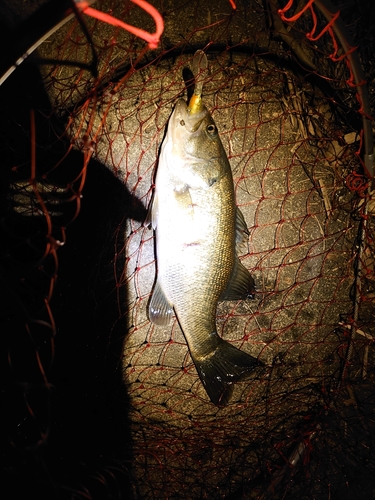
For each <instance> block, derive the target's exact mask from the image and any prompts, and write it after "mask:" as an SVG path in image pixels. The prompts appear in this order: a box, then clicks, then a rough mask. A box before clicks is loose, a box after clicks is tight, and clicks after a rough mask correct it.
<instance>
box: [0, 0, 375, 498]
mask: <svg viewBox="0 0 375 500" xmlns="http://www.w3.org/2000/svg"><path fill="white" fill-rule="evenodd" d="M40 3H41V2H36V3H35V11H36V12H37V11H38V9H39V4H40ZM232 3H233V2H228V1H224V0H221V1H218V2H215V3H208V2H204V1H200V0H191V1H187V2H186V1H173V2H172V1H169V2H168V1H167V2H158V1H154V2H152V4H153V5H154V6H155V7H156V9H158V10H159V12H160V13H161V15H162V17H163V19H164V33H163V35H162V37H161V40H160V45H159V46H158V48H157V49H153V50H151V49H150V48H149V46H148V44H147V42H145V41H143V40H141V39H138V38H137V37H136V35H134V34H129V33H127V32H125V31H124V30H122V29H121V28H120V27H118V26H111V25H108V24H105V23H103V22H101V21H99V20H97V19H93V18H90V17H89V16H84V15H79V14H77V16H78V17H74V16H73V19H72V20H71V21H69V22H68V23H67V24H65V25H64V26H63V27H62V28H61V29H59V30H58V31H56V32H55V33H54V35H53V37H52V38H50V39H48V40H47V41H46V42H45V43H44V44H42V45H41V46H40V47H39V49H38V52H37V53H34V55H33V56H31V57H30V58H29V59H27V60H26V61H25V62H24V63H22V64H21V66H19V67H18V68H17V69H16V70H15V71H14V72H13V74H12V75H11V76H10V77H9V78H8V79H7V80H6V81H5V82H4V84H3V85H2V86H1V87H0V96H1V103H2V107H1V109H2V116H3V120H2V122H1V126H0V127H1V147H2V150H1V151H2V167H1V210H2V219H1V232H2V237H1V240H0V241H1V305H2V309H1V332H2V344H1V346H2V349H1V353H2V363H1V367H2V370H3V375H4V376H3V377H2V380H3V384H4V386H3V390H2V392H1V397H2V398H3V400H2V405H1V407H2V408H5V411H4V410H3V412H4V413H5V416H6V426H5V427H4V432H3V438H4V440H5V442H4V448H3V449H4V454H3V460H5V461H4V467H3V471H4V472H5V477H4V482H3V484H4V485H9V487H10V488H11V490H10V491H11V494H10V496H9V498H24V495H25V494H26V493H28V494H29V492H30V491H36V492H38V494H39V498H75V499H76V498H131V497H134V498H140V499H141V498H142V499H143V498H153V499H154V498H158V499H164V498H168V499H172V498H187V499H198V498H215V499H216V498H217V499H219V498H228V499H230V498H233V499H234V498H236V499H237V498H246V499H250V498H251V499H252V498H254V499H256V498H262V499H266V498H267V499H271V498H274V499H279V498H291V499H294V498H298V499H303V498H306V499H309V498H319V499H320V498H327V499H328V498H333V497H335V496H336V497H338V496H340V498H371V496H372V495H373V491H374V481H373V477H374V469H375V456H374V455H375V447H374V442H373V439H374V438H373V436H374V403H375V401H374V397H375V395H374V387H373V383H374V370H373V366H374V347H373V339H374V335H375V331H374V322H373V313H374V258H373V240H374V216H375V215H374V213H375V208H374V198H373V186H372V185H371V179H370V177H369V176H370V174H371V160H372V159H373V154H372V150H371V148H372V147H373V146H372V136H371V134H372V133H373V130H372V123H371V120H370V116H371V113H373V112H374V95H375V94H374V81H375V68H374V63H373V57H372V54H373V50H374V44H375V41H374V33H373V29H372V27H373V24H374V21H375V17H374V16H375V13H374V8H373V6H371V5H369V3H368V2H364V1H363V2H360V1H356V0H351V1H349V2H346V3H345V5H344V6H342V8H341V11H340V15H339V16H336V12H338V10H339V6H338V5H336V3H334V4H333V5H331V3H330V2H327V1H324V2H323V1H321V0H319V1H318V0H316V1H314V2H313V1H307V0H306V1H304V2H296V1H294V2H293V1H291V2H286V1H281V0H280V1H277V0H268V1H267V2H261V1H253V2H250V3H246V2H239V1H238V2H236V3H235V6H236V9H233V6H232V5H231V4H232ZM10 4H12V5H17V3H16V2H10ZM95 8H96V9H97V10H99V11H103V12H108V13H111V15H113V16H115V17H117V18H119V19H121V20H123V21H124V22H126V23H128V24H131V25H133V26H138V27H141V28H143V29H144V30H147V31H149V32H150V33H152V32H154V31H155V24H154V21H153V19H152V18H151V17H150V16H149V15H148V14H146V13H144V12H143V11H142V10H141V9H140V8H139V6H138V5H134V4H133V3H131V2H123V1H113V0H107V1H98V2H95ZM16 14H17V13H16ZM16 14H12V13H11V11H9V10H8V11H7V16H8V17H2V19H8V20H9V21H8V22H7V27H8V28H9V27H10V26H11V25H12V24H14V25H16V24H17V22H18V21H19V19H20V18H19V17H18V16H17V15H16ZM29 14H30V13H27V15H29ZM25 17H27V16H25ZM17 20H18V21H17ZM343 25H344V26H343ZM11 33H14V32H11ZM15 33H17V35H21V33H22V30H21V29H19V31H18V32H17V25H16V27H15ZM355 45H358V46H359V49H358V50H359V52H358V51H355V50H354V47H355ZM3 47H8V48H9V52H11V51H12V44H10V43H9V42H7V40H6V39H5V40H4V41H3ZM198 49H199V50H204V52H205V53H206V55H207V59H208V71H207V74H206V73H205V74H204V85H203V99H204V102H205V105H206V106H207V109H208V110H209V112H210V113H211V114H212V117H213V119H214V120H215V123H216V125H217V127H218V131H219V134H220V138H221V141H222V143H223V146H224V149H225V152H226V154H227V157H228V159H229V162H230V165H231V169H232V173H233V178H234V186H235V194H236V200H237V205H238V206H239V207H240V209H241V211H242V213H243V216H244V219H245V222H246V226H247V229H248V233H249V234H248V237H247V241H246V242H245V244H244V245H243V246H242V247H241V252H240V260H241V263H242V264H243V265H244V266H245V267H246V269H248V270H249V272H250V273H251V275H252V276H253V278H254V280H255V283H256V288H257V291H256V295H255V298H254V300H235V301H224V302H220V303H219V306H218V311H217V318H216V326H217V331H218V333H219V335H220V336H221V337H222V338H223V339H224V340H226V341H228V342H230V343H231V344H232V345H233V346H235V347H237V348H239V349H241V351H244V352H247V353H248V354H250V355H252V356H254V357H257V358H258V359H259V360H260V361H261V362H263V363H264V365H265V368H264V370H263V371H262V373H261V376H258V375H257V376H256V377H253V378H250V379H249V380H244V381H241V382H239V383H237V384H236V385H235V387H234V391H233V396H232V398H231V400H230V404H229V405H227V406H226V407H224V408H218V407H217V406H215V405H213V404H212V403H211V401H210V400H209V398H208V397H207V394H206V393H205V390H204V388H203V386H202V384H201V382H200V379H199V376H198V374H197V372H196V369H195V366H194V364H193V362H192V359H191V357H190V355H189V351H188V347H187V344H186V339H185V338H184V336H183V333H182V332H181V329H180V327H179V325H178V322H177V319H175V318H174V317H173V321H172V323H171V325H170V326H167V327H156V326H155V325H153V324H152V323H151V322H150V321H149V317H148V315H147V308H148V304H149V301H150V297H151V293H152V289H153V286H154V282H155V273H156V262H155V254H154V235H153V232H152V231H151V230H150V229H149V228H148V227H147V225H145V224H144V221H145V219H146V216H147V209H148V206H149V203H150V201H151V196H152V191H153V187H154V180H155V177H154V176H155V171H156V167H157V162H158V157H159V151H160V145H161V143H162V140H163V138H164V134H165V129H166V125H167V122H168V119H169V117H170V115H171V111H172V109H173V107H174V105H175V104H176V102H177V101H178V99H180V98H183V99H184V100H185V101H186V102H188V100H189V99H190V98H191V95H192V93H193V74H192V71H191V68H192V66H193V57H194V53H195V52H196V50H198ZM358 53H359V56H360V60H361V65H362V67H363V70H364V74H365V75H363V78H361V75H362V73H361V71H362V70H361V68H360V66H361V65H359V60H358V57H357V55H358ZM93 65H94V66H93ZM93 67H95V70H93ZM365 79H366V80H367V87H366V86H365ZM367 88H368V90H369V92H368V94H369V95H368V94H367V91H366V90H365V89H367ZM30 110H32V111H30ZM369 127H370V128H369ZM370 136H371V137H370Z"/></svg>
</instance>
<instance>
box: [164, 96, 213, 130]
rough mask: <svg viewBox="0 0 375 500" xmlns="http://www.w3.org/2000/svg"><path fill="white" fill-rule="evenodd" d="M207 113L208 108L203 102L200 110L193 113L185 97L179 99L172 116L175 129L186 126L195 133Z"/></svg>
mask: <svg viewBox="0 0 375 500" xmlns="http://www.w3.org/2000/svg"><path fill="white" fill-rule="evenodd" d="M206 113H207V110H206V108H205V106H204V105H203V104H202V106H201V107H200V109H199V110H198V111H195V112H194V113H191V112H190V108H189V107H188V105H187V104H186V102H185V101H184V100H183V99H179V100H178V101H177V104H176V106H175V109H174V111H173V115H172V117H171V120H172V125H173V129H174V130H176V129H178V128H179V127H185V130H187V131H188V132H189V133H194V132H196V131H197V130H198V129H199V127H200V124H201V123H202V120H203V119H204V117H205V116H206Z"/></svg>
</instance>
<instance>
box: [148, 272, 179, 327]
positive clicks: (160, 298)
mask: <svg viewBox="0 0 375 500" xmlns="http://www.w3.org/2000/svg"><path fill="white" fill-rule="evenodd" d="M172 315H173V305H172V304H171V303H170V302H169V301H168V299H167V298H166V296H165V294H164V292H163V290H162V288H161V286H160V284H159V282H158V281H157V282H156V285H155V288H154V291H153V294H152V297H151V300H150V304H149V306H148V316H149V319H150V321H151V322H152V323H154V324H155V325H158V326H166V325H168V323H169V322H170V320H171V318H172Z"/></svg>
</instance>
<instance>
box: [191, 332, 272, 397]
mask: <svg viewBox="0 0 375 500" xmlns="http://www.w3.org/2000/svg"><path fill="white" fill-rule="evenodd" d="M217 338H218V343H217V347H216V349H215V350H214V352H213V354H212V355H211V356H210V357H207V358H206V359H204V360H198V359H196V358H194V356H193V361H194V364H195V366H196V368H197V371H198V374H199V377H200V379H201V381H202V383H203V386H204V388H205V389H206V392H207V394H208V396H209V398H210V399H211V401H212V402H213V403H214V404H215V405H217V406H225V405H227V404H228V402H229V399H230V396H231V394H232V391H233V384H234V383H235V382H238V381H239V380H240V379H241V378H243V377H246V375H249V373H250V372H251V371H253V370H254V368H256V367H257V366H262V365H263V363H262V362H261V361H258V360H257V359H256V358H254V357H253V356H250V355H249V354H246V353H245V352H243V351H240V350H239V349H237V347H234V346H233V345H231V344H229V342H226V341H225V340H223V339H222V338H220V337H219V336H217Z"/></svg>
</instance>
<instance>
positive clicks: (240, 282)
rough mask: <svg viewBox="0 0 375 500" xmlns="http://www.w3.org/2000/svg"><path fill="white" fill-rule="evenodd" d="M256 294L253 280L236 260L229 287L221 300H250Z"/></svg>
mask: <svg viewBox="0 0 375 500" xmlns="http://www.w3.org/2000/svg"><path fill="white" fill-rule="evenodd" d="M254 293H255V284H254V280H253V278H252V277H251V276H250V273H249V271H248V270H247V269H246V267H245V266H243V265H242V264H241V262H240V260H239V259H238V258H236V259H235V261H234V266H233V270H232V274H231V277H230V279H229V281H228V285H227V287H226V289H225V290H224V291H223V293H222V294H221V296H220V300H240V299H249V298H253V296H254Z"/></svg>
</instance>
